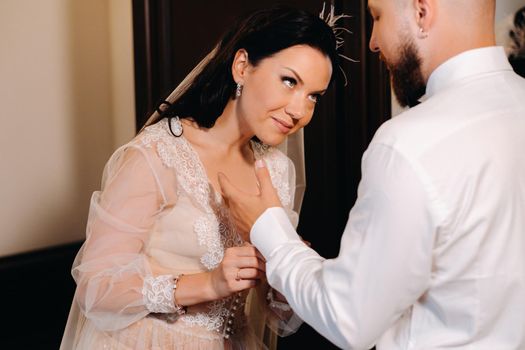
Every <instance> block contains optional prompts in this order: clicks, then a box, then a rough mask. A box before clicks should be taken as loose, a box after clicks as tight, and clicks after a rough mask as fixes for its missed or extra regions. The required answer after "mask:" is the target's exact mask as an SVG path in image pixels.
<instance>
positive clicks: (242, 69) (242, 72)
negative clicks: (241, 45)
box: [232, 49, 250, 84]
mask: <svg viewBox="0 0 525 350" xmlns="http://www.w3.org/2000/svg"><path fill="white" fill-rule="evenodd" d="M249 65H250V62H249V61H248V52H247V51H246V50H245V49H239V50H238V51H237V52H236V53H235V57H234V58H233V63H232V76H233V80H234V81H235V82H236V83H240V84H243V83H244V79H245V77H246V73H247V70H248V67H249Z"/></svg>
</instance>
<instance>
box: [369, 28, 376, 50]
mask: <svg viewBox="0 0 525 350" xmlns="http://www.w3.org/2000/svg"><path fill="white" fill-rule="evenodd" d="M368 48H369V49H370V51H372V52H379V45H378V44H377V39H376V34H375V30H374V29H372V35H370V41H369V42H368Z"/></svg>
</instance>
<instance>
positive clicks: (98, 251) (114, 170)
mask: <svg viewBox="0 0 525 350" xmlns="http://www.w3.org/2000/svg"><path fill="white" fill-rule="evenodd" d="M337 59H338V55H337V52H336V38H335V36H334V33H333V31H332V28H331V27H330V26H329V25H328V24H327V23H326V22H325V21H323V20H322V19H320V18H319V17H318V16H314V15H312V14H310V13H307V12H305V11H302V10H297V9H291V8H285V7H276V8H272V9H268V10H261V11H258V12H254V13H253V14H251V15H250V16H248V17H246V18H244V19H242V20H240V21H239V22H237V23H236V24H235V25H233V26H232V27H231V28H230V30H229V31H228V32H227V33H225V34H224V36H223V37H222V39H221V40H220V42H219V43H218V45H217V46H216V48H215V49H214V50H213V51H212V52H211V53H210V54H209V55H208V56H207V57H206V58H205V59H204V60H203V61H202V62H201V63H199V65H197V66H196V67H195V69H194V70H193V71H192V72H191V73H190V75H189V76H188V77H186V79H185V80H184V81H183V82H182V83H181V84H180V85H179V87H177V89H175V91H174V92H173V93H172V94H171V95H170V96H169V97H168V99H167V101H165V102H163V103H162V104H161V106H160V107H159V109H158V111H157V112H155V113H154V114H153V115H152V117H151V118H150V120H149V121H148V122H147V123H146V125H145V127H144V128H143V129H142V131H141V132H140V133H139V134H138V135H137V136H136V137H135V138H134V139H133V140H131V141H130V142H129V143H127V144H125V145H123V146H122V147H120V148H119V149H118V150H117V151H116V152H115V153H114V154H113V156H112V157H111V158H110V159H109V161H108V163H107V165H106V167H105V170H104V174H103V181H102V189H101V191H98V192H95V193H94V194H93V197H92V200H91V206H90V213H89V219H88V224H87V232H86V241H85V243H84V245H83V246H82V248H81V250H80V252H79V253H78V255H77V257H76V259H75V262H74V265H73V270H72V274H73V277H74V279H75V281H76V283H77V289H76V293H75V297H74V301H73V306H72V308H71V312H70V315H69V319H68V324H67V326H66V331H65V333H64V337H63V340H62V345H61V349H67V350H69V349H82V350H87V349H90V350H91V349H260V348H268V347H270V348H271V347H275V339H273V340H272V337H271V332H270V331H269V330H273V331H274V332H277V333H278V334H279V335H287V334H290V333H292V332H294V331H295V330H296V329H297V327H298V326H299V325H300V323H301V320H300V319H298V318H297V317H296V316H295V315H294V314H293V311H291V310H290V308H289V307H288V305H287V304H286V300H285V299H284V298H283V297H282V296H281V295H278V293H276V292H275V291H273V290H272V289H271V288H269V286H268V285H267V283H266V282H265V277H264V271H265V262H264V260H263V258H262V257H261V255H260V254H259V253H258V252H257V250H256V249H255V248H254V247H253V246H251V245H249V244H247V243H244V242H243V241H242V239H241V238H240V236H239V235H238V233H237V232H236V231H235V228H234V226H233V224H232V222H231V221H230V219H229V214H228V210H227V208H226V205H225V203H224V202H223V199H222V197H221V193H220V191H219V185H218V181H217V174H218V173H219V172H222V173H224V174H226V175H227V176H228V178H229V179H231V180H232V181H234V182H235V183H236V185H237V186H238V187H239V188H241V189H243V190H244V191H245V192H248V193H257V191H258V185H257V182H256V177H255V174H254V170H253V163H254V161H255V160H256V159H261V160H263V161H265V162H266V164H267V166H268V168H269V169H270V172H271V176H272V181H273V184H274V186H275V187H276V188H277V189H278V192H279V196H280V199H281V202H282V204H283V205H284V206H285V207H287V208H288V213H289V215H290V217H291V219H292V220H293V221H294V222H297V214H296V213H294V212H293V211H292V207H293V200H294V191H295V171H294V166H293V164H292V162H291V161H290V160H289V159H288V158H287V157H286V156H285V155H284V154H283V153H282V152H280V151H279V150H278V149H277V148H274V146H276V145H279V144H280V143H282V142H283V141H284V140H285V139H286V138H287V136H289V135H291V134H293V133H295V132H297V131H298V130H300V129H301V128H303V127H304V126H305V125H307V124H308V123H309V121H310V120H311V118H312V115H313V112H314V108H315V105H316V103H317V102H318V100H319V98H320V96H321V95H322V94H323V93H324V92H325V91H326V89H327V88H328V85H329V83H330V81H331V79H332V69H333V67H337V64H338V63H337ZM248 295H249V297H248ZM265 323H266V325H267V326H268V327H269V328H265V327H264V325H265Z"/></svg>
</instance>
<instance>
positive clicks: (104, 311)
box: [72, 147, 175, 331]
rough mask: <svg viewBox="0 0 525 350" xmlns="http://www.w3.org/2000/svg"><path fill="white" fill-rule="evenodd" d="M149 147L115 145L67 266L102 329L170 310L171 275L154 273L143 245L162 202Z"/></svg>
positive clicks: (86, 311) (82, 302)
mask: <svg viewBox="0 0 525 350" xmlns="http://www.w3.org/2000/svg"><path fill="white" fill-rule="evenodd" d="M154 155H155V152H154V151H153V150H145V149H142V148H139V147H126V148H125V149H120V150H118V151H117V152H116V153H115V155H114V156H113V157H112V158H111V159H110V161H109V162H108V164H107V165H106V168H105V174H104V180H103V185H102V191H100V192H95V193H94V194H93V197H92V199H91V204H90V213H89V218H88V224H87V230H86V242H85V243H84V245H83V247H82V249H81V251H80V253H79V254H78V256H77V258H76V260H75V263H74V265H73V271H72V273H73V277H74V279H75V281H76V283H77V291H76V294H75V300H76V302H77V303H78V305H79V307H80V309H81V310H82V312H83V313H84V314H85V316H86V317H87V318H89V319H90V320H92V321H93V322H94V323H95V325H96V326H97V327H98V328H99V329H102V330H109V331H111V330H117V329H122V328H125V327H127V326H128V325H130V324H131V323H133V322H135V321H138V320H139V319H141V318H143V317H144V316H146V315H147V314H148V313H150V312H164V313H170V312H174V311H175V307H174V303H173V276H171V275H167V274H160V273H157V272H156V270H155V268H154V267H153V266H151V265H150V263H149V260H148V257H147V255H146V254H145V250H144V248H145V246H146V244H147V241H148V239H149V237H150V234H151V232H152V228H153V226H154V224H155V221H156V218H157V217H158V214H159V213H160V212H161V211H162V210H163V208H164V207H165V205H166V204H167V198H166V193H165V192H164V191H162V186H161V183H160V180H159V171H162V166H159V165H157V164H155V162H156V161H157V162H158V159H157V160H155V158H156V157H155V156H154Z"/></svg>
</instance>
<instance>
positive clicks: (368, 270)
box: [251, 47, 525, 350]
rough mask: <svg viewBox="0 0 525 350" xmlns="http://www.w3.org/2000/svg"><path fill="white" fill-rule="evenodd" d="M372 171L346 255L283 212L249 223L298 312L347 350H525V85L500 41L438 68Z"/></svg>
mask: <svg viewBox="0 0 525 350" xmlns="http://www.w3.org/2000/svg"><path fill="white" fill-rule="evenodd" d="M362 174H363V175H362V176H363V177H362V180H361V183H360V185H359V190H358V198H357V201H356V203H355V205H354V207H353V208H352V210H351V211H350V215H349V218H348V223H347V225H346V228H345V231H344V233H343V237H342V240H341V249H340V252H339V256H338V257H337V258H335V259H324V258H322V257H321V256H319V255H318V254H317V253H316V252H315V251H313V250H312V249H309V248H308V247H306V246H305V245H304V244H303V243H302V242H301V240H300V238H299V236H298V235H297V234H296V232H295V231H294V229H293V227H292V225H291V224H290V223H289V221H288V218H287V216H286V214H285V212H284V211H283V210H282V209H281V208H270V209H268V210H267V211H266V212H265V213H264V214H263V215H262V216H261V217H260V218H259V219H258V220H257V222H256V223H255V225H254V226H253V228H252V231H251V240H252V242H253V243H254V244H255V246H257V248H259V250H260V251H261V252H262V254H263V255H264V256H265V258H266V259H267V262H268V263H267V270H266V271H267V275H268V279H269V282H270V284H271V285H272V286H273V287H274V288H276V289H277V290H279V291H280V292H282V293H283V294H284V295H285V296H286V297H287V299H288V301H289V303H290V305H291V306H292V307H293V309H294V310H295V311H296V312H297V314H298V315H299V316H300V317H301V318H303V320H305V321H306V322H307V323H309V324H310V325H312V326H313V327H314V328H315V329H316V330H317V331H318V332H319V333H321V334H322V335H323V336H325V337H326V338H328V339H329V340H330V341H332V342H333V343H334V344H336V345H337V346H339V347H342V348H347V349H368V348H370V347H372V346H373V345H374V344H376V345H377V348H378V349H379V350H382V349H386V350H393V349H417V350H421V349H476V350H483V349H486V350H504V349H525V79H522V78H521V77H519V76H518V75H516V74H515V73H514V72H513V71H512V68H511V66H510V65H509V63H508V61H507V58H506V56H505V53H504V51H503V49H502V48H500V47H488V48H482V49H476V50H471V51H467V52H464V53H462V54H460V55H458V56H456V57H453V58H452V59H450V60H448V61H447V62H445V63H443V64H442V65H441V66H439V67H438V68H437V69H436V70H435V71H434V72H433V73H432V75H431V77H430V79H429V81H428V85H427V94H426V95H425V98H424V102H423V103H421V104H420V105H418V106H417V107H414V108H412V109H410V110H408V111H406V112H405V113H403V114H401V115H399V116H397V117H395V118H393V119H392V120H389V121H388V122H386V123H384V124H383V125H382V126H381V128H380V129H379V130H378V131H377V133H376V135H375V136H374V139H373V140H372V142H371V144H370V146H369V147H368V149H367V151H366V152H365V154H364V155H363V160H362ZM319 234H324V233H323V232H319Z"/></svg>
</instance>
